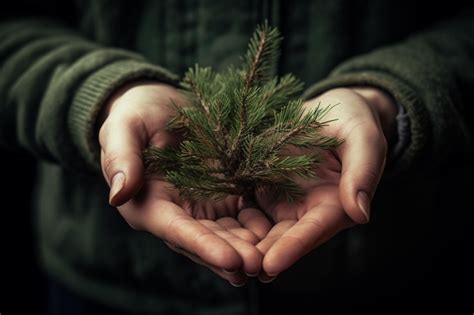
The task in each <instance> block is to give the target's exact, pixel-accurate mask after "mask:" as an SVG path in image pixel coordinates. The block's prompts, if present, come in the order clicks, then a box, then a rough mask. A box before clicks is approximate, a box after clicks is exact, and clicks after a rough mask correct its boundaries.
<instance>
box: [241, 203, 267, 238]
mask: <svg viewBox="0 0 474 315" xmlns="http://www.w3.org/2000/svg"><path fill="white" fill-rule="evenodd" d="M237 220H238V221H239V222H240V224H241V225H242V226H243V227H245V228H246V229H248V230H249V231H252V232H253V233H254V234H255V235H256V236H257V237H258V239H259V240H261V239H263V238H264V237H265V236H266V235H267V234H268V232H269V231H270V229H271V228H272V224H271V223H270V220H268V218H267V217H266V216H265V214H264V213H263V212H262V211H261V210H259V209H255V208H246V209H243V210H241V211H240V212H239V215H238V217H237Z"/></svg>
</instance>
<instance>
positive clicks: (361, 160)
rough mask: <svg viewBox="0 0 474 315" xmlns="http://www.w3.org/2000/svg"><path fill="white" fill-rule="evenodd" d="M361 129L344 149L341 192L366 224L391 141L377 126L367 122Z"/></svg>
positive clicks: (348, 210)
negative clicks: (388, 142) (388, 143)
mask: <svg viewBox="0 0 474 315" xmlns="http://www.w3.org/2000/svg"><path fill="white" fill-rule="evenodd" d="M357 128H358V130H357V132H351V133H350V135H349V136H348V137H347V139H346V141H345V142H344V144H343V145H342V146H341V148H340V152H339V153H340V154H339V155H340V159H341V161H342V177H341V182H340V186H339V193H340V196H341V202H342V205H343V207H344V210H345V211H346V213H347V215H348V216H349V217H350V218H351V219H352V220H354V221H355V222H357V223H359V224H362V223H367V222H368V221H369V219H370V202H371V200H372V197H373V195H374V193H375V190H376V189H377V185H378V183H379V180H380V177H381V175H382V172H383V169H384V167H385V156H386V153H387V144H386V141H385V137H384V136H383V133H382V131H381V130H380V129H379V128H378V127H377V126H376V125H373V126H367V124H365V125H359V126H358V127H357Z"/></svg>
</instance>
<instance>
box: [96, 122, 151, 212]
mask: <svg viewBox="0 0 474 315" xmlns="http://www.w3.org/2000/svg"><path fill="white" fill-rule="evenodd" d="M144 134H145V133H144V131H143V127H142V125H141V123H140V122H139V121H138V120H137V119H130V121H126V119H125V120H124V119H117V118H115V119H113V118H110V119H108V120H106V121H105V122H104V124H103V125H102V127H101V130H100V133H99V141H100V145H101V147H102V151H101V167H102V172H103V174H104V177H105V179H106V181H107V183H108V184H109V186H110V194H109V203H110V205H112V206H115V207H117V206H120V205H122V204H124V203H125V202H127V201H128V200H130V199H131V198H132V197H133V196H134V195H135V194H136V193H137V192H138V191H139V190H140V188H141V186H142V184H143V180H144V175H143V173H144V168H143V161H142V153H141V152H142V148H143V147H144V145H145V136H144Z"/></svg>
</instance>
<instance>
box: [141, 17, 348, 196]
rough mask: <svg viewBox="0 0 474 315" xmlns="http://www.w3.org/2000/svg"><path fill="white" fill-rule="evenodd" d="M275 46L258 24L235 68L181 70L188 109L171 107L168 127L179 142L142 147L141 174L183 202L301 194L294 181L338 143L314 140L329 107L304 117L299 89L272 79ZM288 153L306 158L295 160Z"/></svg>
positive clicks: (275, 36) (273, 32)
mask: <svg viewBox="0 0 474 315" xmlns="http://www.w3.org/2000/svg"><path fill="white" fill-rule="evenodd" d="M281 40H282V38H281V37H280V34H279V32H278V30H277V29H276V28H272V27H269V26H268V24H267V23H264V24H262V25H260V26H258V27H257V29H256V31H255V33H254V34H253V36H252V38H251V40H250V43H249V45H248V50H247V53H246V55H245V56H244V57H243V62H242V65H241V67H239V68H236V67H233V66H231V67H229V68H228V69H226V70H225V71H223V72H222V73H215V72H213V71H212V69H211V68H203V67H200V66H198V65H196V66H194V67H193V68H190V69H189V70H188V71H187V73H186V74H185V76H184V79H183V81H182V85H183V86H184V87H185V89H184V92H183V93H185V94H186V97H187V99H188V100H189V104H188V105H187V106H177V105H176V104H174V107H175V111H176V115H175V116H174V117H173V118H172V120H171V121H170V123H169V124H168V128H169V129H170V130H172V131H176V132H179V133H180V134H182V135H183V137H184V138H183V139H184V140H183V141H182V142H181V143H180V145H179V146H177V147H174V148H172V147H167V148H157V147H150V148H147V149H145V151H144V163H145V169H146V173H147V175H148V176H153V175H161V176H164V178H165V179H166V180H167V181H168V182H169V183H171V184H173V185H174V187H175V188H177V189H178V190H179V193H180V195H181V197H183V198H186V199H188V200H190V201H197V200H199V199H204V198H211V199H220V198H224V197H226V196H227V195H241V196H243V198H244V200H245V201H246V202H255V193H256V192H257V191H259V190H261V191H267V192H271V193H273V194H274V195H275V197H277V198H285V199H286V200H288V201H292V200H295V199H298V198H300V197H302V196H303V195H304V191H303V189H302V188H301V187H300V186H299V185H298V184H297V183H296V182H295V178H297V177H302V178H306V179H307V178H314V177H316V175H317V174H316V173H315V171H314V169H315V166H316V164H318V163H320V162H321V161H322V158H321V154H320V150H321V149H322V150H329V149H333V148H335V147H337V146H338V145H339V144H340V143H341V140H339V139H337V138H334V137H328V136H324V135H322V134H321V130H322V129H323V128H324V126H326V125H327V124H328V123H330V122H331V121H330V120H326V121H325V120H324V116H325V115H326V114H327V113H328V112H329V111H330V110H331V108H332V107H333V106H328V107H324V108H323V107H321V106H317V107H316V108H313V109H311V110H309V111H305V109H304V108H303V101H302V100H301V99H297V98H296V96H297V95H298V93H299V92H301V90H302V88H303V85H302V83H301V82H300V81H299V80H297V79H296V78H295V77H294V76H293V75H291V74H287V75H285V76H283V77H281V78H278V77H275V76H274V73H275V69H276V65H277V59H278V55H279V47H280V42H281ZM290 147H294V148H297V149H303V150H298V151H299V152H305V153H304V154H301V155H295V154H294V152H293V153H290V152H291V151H295V150H288V148H290ZM308 152H310V153H308Z"/></svg>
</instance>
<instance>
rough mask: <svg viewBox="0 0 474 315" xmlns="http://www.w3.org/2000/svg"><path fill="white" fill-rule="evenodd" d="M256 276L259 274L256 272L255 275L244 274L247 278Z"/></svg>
mask: <svg viewBox="0 0 474 315" xmlns="http://www.w3.org/2000/svg"><path fill="white" fill-rule="evenodd" d="M258 274H259V272H258V271H257V272H256V273H245V275H246V276H247V277H256V276H257V275H258Z"/></svg>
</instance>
